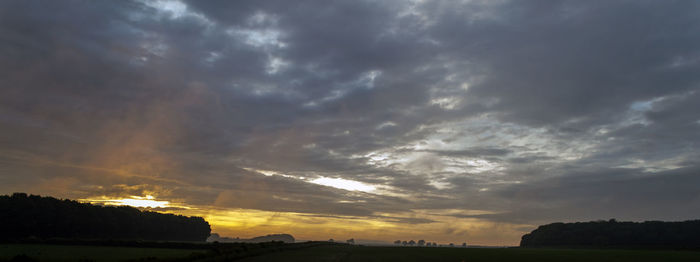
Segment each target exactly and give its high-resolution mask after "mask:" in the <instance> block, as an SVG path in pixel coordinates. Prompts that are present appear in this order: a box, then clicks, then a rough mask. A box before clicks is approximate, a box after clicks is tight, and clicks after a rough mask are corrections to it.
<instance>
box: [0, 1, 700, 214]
mask: <svg viewBox="0 0 700 262" xmlns="http://www.w3.org/2000/svg"><path fill="white" fill-rule="evenodd" d="M698 5H699V4H698V3H695V2H690V1H663V2H661V1H658V2H639V1H585V2H583V1H499V2H494V1H483V2H481V1H462V2H460V1H425V2H422V1H418V2H408V1H353V2H350V1H338V2H331V1H294V2H291V1H264V2H262V1H185V2H177V1H169V2H167V1H143V2H142V1H118V2H81V1H72V2H61V3H57V2H45V1H6V2H3V3H0V39H1V40H2V41H1V44H0V56H1V57H2V59H1V61H0V86H1V89H0V124H1V125H2V131H0V172H2V173H1V174H2V175H1V176H0V181H1V182H2V183H0V184H1V186H0V190H2V191H5V192H10V191H31V190H41V191H42V192H38V193H44V192H51V193H55V194H58V195H59V196H63V197H74V198H81V197H85V196H90V195H118V194H122V195H124V194H129V195H139V194H143V193H144V192H160V194H161V196H163V197H173V198H178V199H184V201H185V202H186V203H188V204H192V205H202V206H217V207H222V208H251V209H260V210H269V211H285V212H286V211H290V212H299V213H307V214H324V215H327V216H336V215H339V216H363V217H375V218H380V219H385V220H392V219H394V220H396V221H400V222H405V223H425V222H430V221H432V220H430V219H425V218H411V219H408V218H404V217H398V216H380V215H376V214H375V213H390V212H396V213H400V212H412V210H414V209H474V210H491V211H494V212H498V214H496V215H480V217H482V218H487V219H491V220H494V221H509V222H518V223H524V224H528V223H535V222H537V223H539V222H547V221H546V220H547V219H568V218H569V217H567V215H566V214H570V218H571V219H572V220H576V219H592V218H608V217H609V216H616V217H618V218H629V219H643V218H645V216H648V217H652V218H659V219H685V218H689V216H692V215H698V214H694V213H683V212H682V210H684V209H687V208H689V207H691V204H697V203H695V202H693V201H696V200H693V199H697V192H698V191H697V190H695V189H694V188H692V187H689V186H687V185H691V184H693V183H694V176H693V175H692V174H693V173H692V170H695V169H694V168H695V167H697V161H696V160H695V159H697V157H698V156H699V155H700V152H698V142H699V141H698V140H699V137H700V136H698V134H699V133H698V132H699V131H700V130H699V129H700V122H699V121H700V113H699V112H700V108H699V107H698V105H700V95H699V93H698V84H699V83H700V75H698V74H697V73H696V72H698V71H699V70H700V51H699V50H700V49H698V48H697V47H698V46H700V19H699V18H698V16H697V13H698V10H699V9H700V6H698ZM265 172H273V173H275V174H274V175H269V174H267V175H266V174H265ZM318 177H329V178H343V179H348V180H355V181H360V182H364V183H368V184H371V185H374V186H378V187H380V190H377V191H374V192H349V191H345V190H342V189H336V188H332V187H326V186H320V185H317V184H313V183H310V181H312V180H313V179H315V178H318ZM667 178H668V179H667ZM59 182H60V183H59ZM113 185H118V186H113ZM154 185H158V186H157V187H156V186H154ZM61 192H63V193H61ZM646 193H649V194H650V195H651V194H653V195H655V196H657V197H650V195H646ZM61 194H62V195H61ZM244 200H245V201H244ZM596 203H601V204H600V205H596ZM616 207H624V208H616ZM658 210H661V211H663V212H665V213H664V215H663V216H661V215H659V216H655V213H654V212H655V211H658Z"/></svg>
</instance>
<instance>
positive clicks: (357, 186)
mask: <svg viewBox="0 0 700 262" xmlns="http://www.w3.org/2000/svg"><path fill="white" fill-rule="evenodd" d="M309 182H311V183H314V184H318V185H324V186H329V187H335V188H339V189H345V190H350V191H362V192H371V191H374V190H375V189H376V188H375V187H374V186H371V185H367V184H365V183H362V182H357V181H352V180H347V179H342V178H330V177H320V178H316V179H314V180H311V181H309Z"/></svg>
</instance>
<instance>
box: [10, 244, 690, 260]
mask: <svg viewBox="0 0 700 262" xmlns="http://www.w3.org/2000/svg"><path fill="white" fill-rule="evenodd" d="M202 247H203V248H202V249H192V248H181V247H180V248H159V247H158V248H154V247H128V246H95V245H89V246H86V245H50V244H0V261H234V260H235V261H246V262H254V261H517V262H524V261H538V262H539V261H620V262H622V261H635V262H638V261H700V252H698V251H671V250H591V249H524V248H418V247H367V246H348V245H338V244H335V245H330V244H325V243H320V242H316V243H297V244H274V243H266V244H263V245H260V244H232V245H226V244H224V245H218V246H217V245H202Z"/></svg>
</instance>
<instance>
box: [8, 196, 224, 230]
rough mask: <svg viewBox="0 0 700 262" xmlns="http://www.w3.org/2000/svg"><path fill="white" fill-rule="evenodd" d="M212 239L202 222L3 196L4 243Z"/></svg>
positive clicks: (49, 199)
mask: <svg viewBox="0 0 700 262" xmlns="http://www.w3.org/2000/svg"><path fill="white" fill-rule="evenodd" d="M210 233H211V229H210V227H209V223H208V222H207V221H205V220H204V219H203V218H201V217H186V216H180V215H173V214H162V213H157V212H151V211H141V210H138V209H136V208H133V207H127V206H118V207H117V206H97V205H91V204H86V203H80V202H77V201H73V200H68V199H66V200H60V199H56V198H53V197H41V196H36V195H29V196H28V195H27V194H24V193H15V194H13V195H12V196H0V239H9V240H12V239H23V238H30V237H36V238H76V239H133V240H157V241H204V240H206V238H207V237H208V236H209V234H210Z"/></svg>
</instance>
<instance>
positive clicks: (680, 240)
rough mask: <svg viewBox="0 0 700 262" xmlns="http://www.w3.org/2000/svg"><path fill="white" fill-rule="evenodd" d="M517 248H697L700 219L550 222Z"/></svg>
mask: <svg viewBox="0 0 700 262" xmlns="http://www.w3.org/2000/svg"><path fill="white" fill-rule="evenodd" d="M520 246H521V247H554V246H566V247H576V246H581V247H659V248H700V220H689V221H683V222H661V221H646V222H642V223H636V222H617V221H615V220H614V219H611V220H609V221H595V222H577V223H552V224H548V225H544V226H540V227H538V228H537V229H535V230H533V231H532V232H530V233H529V234H525V235H524V236H523V238H522V240H521V241H520Z"/></svg>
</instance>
